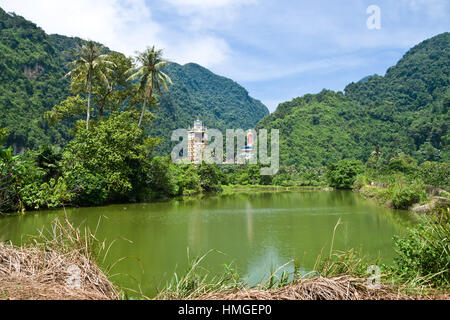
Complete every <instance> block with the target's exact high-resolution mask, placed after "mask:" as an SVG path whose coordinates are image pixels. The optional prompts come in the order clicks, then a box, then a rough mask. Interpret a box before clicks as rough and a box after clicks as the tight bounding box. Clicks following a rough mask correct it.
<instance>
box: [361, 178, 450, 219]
mask: <svg viewBox="0 0 450 320" xmlns="http://www.w3.org/2000/svg"><path fill="white" fill-rule="evenodd" d="M354 191H355V192H358V193H359V194H361V195H362V196H363V197H365V198H369V199H374V200H376V201H377V202H378V203H380V204H382V205H384V206H386V207H388V208H395V209H405V210H409V211H411V212H414V213H418V214H432V213H435V212H438V211H440V209H442V210H447V209H448V208H450V193H449V192H447V191H446V190H443V189H440V188H436V187H433V186H428V187H427V188H426V189H425V188H424V189H423V190H421V192H422V193H423V195H422V197H420V196H418V195H416V194H414V192H411V191H409V190H408V191H403V190H391V188H390V186H389V185H386V184H382V183H374V182H373V183H371V184H370V185H363V186H359V187H358V188H355V189H354Z"/></svg>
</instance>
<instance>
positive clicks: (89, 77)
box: [66, 41, 113, 130]
mask: <svg viewBox="0 0 450 320" xmlns="http://www.w3.org/2000/svg"><path fill="white" fill-rule="evenodd" d="M107 57H108V55H106V54H102V53H101V47H99V46H97V45H96V44H95V43H94V42H93V41H88V42H87V43H85V44H83V45H82V46H81V47H78V50H77V58H76V59H75V60H74V61H72V62H71V63H70V66H71V68H72V70H71V71H70V72H69V73H68V74H67V75H66V77H68V76H70V77H71V78H72V87H76V86H78V85H82V87H83V90H85V91H86V90H87V93H88V101H87V112H86V130H89V119H90V112H91V95H92V82H93V81H94V80H95V79H98V80H101V81H103V82H104V83H105V84H106V85H108V78H107V74H108V72H110V69H109V66H111V65H113V63H112V62H111V61H108V60H107Z"/></svg>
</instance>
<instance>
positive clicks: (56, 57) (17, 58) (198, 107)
mask: <svg viewBox="0 0 450 320" xmlns="http://www.w3.org/2000/svg"><path fill="white" fill-rule="evenodd" d="M82 42H83V40H82V39H80V38H70V37H65V36H60V35H47V34H45V32H44V31H43V30H42V29H40V28H39V27H37V26H36V25H35V24H33V23H32V22H29V21H27V20H25V19H24V18H22V17H20V16H16V15H14V14H8V13H6V12H5V11H3V10H2V9H0V128H1V127H6V128H7V129H8V132H9V136H8V137H7V139H6V140H7V143H8V144H9V145H13V146H14V147H15V150H16V151H21V150H22V149H23V148H25V147H29V148H33V149H36V148H38V147H39V145H40V144H42V143H51V144H57V145H65V144H66V143H67V141H68V140H70V139H71V138H72V136H71V135H70V134H69V130H68V129H69V128H70V127H71V126H72V125H73V122H65V123H63V124H62V125H58V126H49V125H48V123H47V122H46V121H44V120H43V115H44V112H45V111H48V110H50V109H51V108H52V107H53V106H55V105H57V104H59V103H60V102H61V101H62V100H64V99H65V98H66V97H67V96H68V95H69V93H70V92H69V81H68V80H67V79H65V78H64V75H65V74H66V73H67V71H68V69H67V62H69V61H70V59H71V55H70V51H71V50H73V49H75V48H76V46H77V44H81V43H82ZM149 45H150V44H149ZM105 50H108V49H106V48H105ZM166 71H167V73H168V75H169V76H170V77H171V78H172V80H173V82H174V84H173V86H171V87H170V91H169V92H168V93H165V94H164V95H163V96H162V97H161V103H160V104H159V105H158V106H157V107H156V108H154V109H153V113H154V114H155V116H156V120H155V121H153V123H152V124H151V125H150V126H149V127H148V128H147V130H149V132H150V133H151V134H153V135H158V136H161V137H163V138H165V140H164V142H163V144H162V145H161V146H160V151H163V152H169V151H170V141H168V140H167V139H168V138H169V137H170V132H171V130H172V129H175V128H187V126H188V125H189V124H190V123H192V122H193V121H194V120H195V118H196V117H197V116H199V117H201V119H202V120H203V121H204V123H205V124H206V125H207V126H208V127H215V128H220V129H225V128H243V129H247V128H250V127H253V126H254V125H255V124H256V123H257V122H258V121H259V120H260V119H261V118H263V117H264V116H265V115H267V114H268V113H269V111H268V110H267V108H266V107H265V106H264V105H263V104H262V103H261V102H259V101H257V100H254V99H252V98H251V97H249V95H248V92H247V91H246V90H245V89H244V88H243V87H241V86H240V85H238V84H237V83H235V82H234V81H232V80H230V79H227V78H224V77H220V76H218V75H215V74H214V73H212V72H210V71H209V70H207V69H205V68H203V67H201V66H199V65H196V64H187V65H184V66H180V65H178V64H176V63H171V64H170V65H169V66H168V67H167V70H166ZM93 116H94V118H95V117H96V116H98V115H96V114H94V115H93Z"/></svg>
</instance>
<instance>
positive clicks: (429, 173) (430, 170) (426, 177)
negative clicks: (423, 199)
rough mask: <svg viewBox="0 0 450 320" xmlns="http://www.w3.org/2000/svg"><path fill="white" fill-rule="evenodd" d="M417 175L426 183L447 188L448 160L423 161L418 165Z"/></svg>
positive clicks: (449, 163)
mask: <svg viewBox="0 0 450 320" xmlns="http://www.w3.org/2000/svg"><path fill="white" fill-rule="evenodd" d="M419 175H420V177H421V178H422V179H423V181H424V182H425V183H426V184H430V185H433V186H435V187H440V188H444V189H447V190H449V186H450V161H446V162H441V163H439V162H429V161H427V162H424V163H422V164H421V165H420V168H419Z"/></svg>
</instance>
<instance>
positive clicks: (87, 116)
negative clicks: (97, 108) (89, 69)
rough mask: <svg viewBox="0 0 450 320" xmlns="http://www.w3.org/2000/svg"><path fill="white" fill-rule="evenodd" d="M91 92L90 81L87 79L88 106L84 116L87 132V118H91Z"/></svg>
mask: <svg viewBox="0 0 450 320" xmlns="http://www.w3.org/2000/svg"><path fill="white" fill-rule="evenodd" d="M91 91H92V79H91V78H90V79H89V94H88V106H87V115H86V130H89V118H90V117H91Z"/></svg>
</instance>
